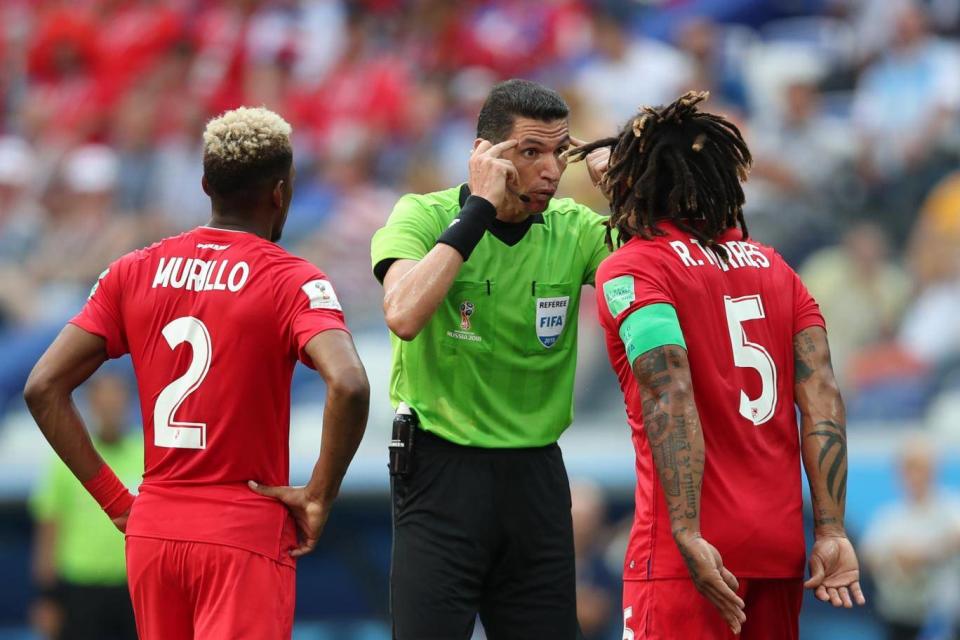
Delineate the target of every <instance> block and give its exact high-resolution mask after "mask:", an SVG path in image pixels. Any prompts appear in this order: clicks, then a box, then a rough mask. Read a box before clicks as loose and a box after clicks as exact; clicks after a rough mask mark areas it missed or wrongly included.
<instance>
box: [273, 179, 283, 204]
mask: <svg viewBox="0 0 960 640" xmlns="http://www.w3.org/2000/svg"><path fill="white" fill-rule="evenodd" d="M284 184H285V181H284V180H282V179H281V180H277V184H275V185H273V193H271V194H270V195H271V197H272V199H273V206H275V207H276V208H277V209H283V187H284Z"/></svg>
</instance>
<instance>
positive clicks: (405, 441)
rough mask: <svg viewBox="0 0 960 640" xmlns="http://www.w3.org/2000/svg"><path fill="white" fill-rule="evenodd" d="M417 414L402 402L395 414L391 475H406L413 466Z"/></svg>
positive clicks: (391, 447)
mask: <svg viewBox="0 0 960 640" xmlns="http://www.w3.org/2000/svg"><path fill="white" fill-rule="evenodd" d="M418 422H419V420H418V419H417V414H416V413H415V412H414V411H413V409H411V408H410V407H408V406H407V405H406V403H404V402H401V403H400V405H399V406H398V407H397V413H396V414H395V415H394V416H393V434H392V435H391V437H390V445H389V449H390V475H391V476H405V475H407V474H409V473H410V472H411V471H412V468H413V440H414V438H415V437H416V432H417V423H418Z"/></svg>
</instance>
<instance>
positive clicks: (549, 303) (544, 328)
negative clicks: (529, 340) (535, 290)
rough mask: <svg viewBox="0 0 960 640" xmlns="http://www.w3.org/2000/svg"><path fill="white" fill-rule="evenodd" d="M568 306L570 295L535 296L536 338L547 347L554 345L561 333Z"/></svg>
mask: <svg viewBox="0 0 960 640" xmlns="http://www.w3.org/2000/svg"><path fill="white" fill-rule="evenodd" d="M568 306H570V296H559V297H556V298H537V338H539V339H540V344H542V345H543V346H544V347H546V348H547V349H549V348H550V347H552V346H553V345H555V344H556V343H557V340H559V339H560V334H561V333H563V325H564V324H565V323H566V321H567V307H568Z"/></svg>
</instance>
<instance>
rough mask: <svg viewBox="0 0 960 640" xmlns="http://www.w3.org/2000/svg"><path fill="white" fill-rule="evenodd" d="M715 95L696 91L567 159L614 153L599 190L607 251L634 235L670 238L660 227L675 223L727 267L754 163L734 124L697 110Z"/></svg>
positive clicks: (743, 225) (648, 112)
mask: <svg viewBox="0 0 960 640" xmlns="http://www.w3.org/2000/svg"><path fill="white" fill-rule="evenodd" d="M709 96H710V94H709V93H708V92H706V91H701V92H694V91H690V92H688V93H686V94H684V95H683V96H681V97H680V99H678V100H677V101H675V102H673V103H672V104H670V105H668V106H666V107H656V108H652V107H643V108H642V109H641V110H640V112H639V113H638V114H637V115H636V116H635V117H634V118H633V119H631V120H630V121H629V122H627V124H626V125H624V127H623V130H622V131H621V132H620V134H619V135H617V136H614V137H611V138H603V139H601V140H596V141H595V142H591V143H589V144H585V145H582V146H579V147H576V148H575V149H573V150H571V151H570V152H569V153H568V157H569V159H570V160H571V161H573V162H577V161H579V160H583V159H584V158H586V157H587V155H588V154H589V153H590V152H591V151H594V150H595V149H602V148H604V147H608V148H610V150H611V151H610V161H609V164H608V169H607V172H606V174H605V175H604V177H603V180H602V181H601V184H600V186H601V188H602V189H603V191H604V193H606V194H607V196H608V197H609V199H610V210H611V214H610V218H609V220H607V246H608V247H609V248H610V249H611V250H613V249H614V248H615V247H614V243H613V239H612V237H611V235H612V234H611V230H612V229H616V230H617V231H618V238H617V246H620V245H622V244H623V243H624V242H626V241H627V240H629V239H630V238H632V237H634V236H640V237H641V238H644V239H646V240H650V239H652V238H653V236H662V235H665V232H664V231H663V230H661V229H660V228H659V227H657V222H658V221H661V220H669V221H670V222H672V223H673V224H675V225H676V226H677V227H678V228H680V229H682V230H683V231H685V232H687V233H689V234H690V235H692V236H693V237H695V238H696V239H697V240H698V241H699V242H700V243H701V244H702V245H704V246H707V247H710V248H711V249H713V250H714V251H715V252H716V253H717V254H719V255H720V256H721V257H722V258H723V259H724V260H726V259H727V251H726V249H725V248H724V247H723V246H722V245H721V244H719V243H718V242H717V239H718V238H719V237H720V235H721V234H722V233H723V232H724V231H725V230H727V229H729V228H730V227H733V226H736V225H739V226H740V229H741V230H742V231H743V236H744V237H745V238H746V237H747V224H746V221H745V220H744V218H743V188H742V187H741V185H740V183H741V182H742V181H744V180H746V179H747V174H748V173H749V171H750V165H751V163H752V162H753V159H752V157H751V156H750V150H749V149H748V148H747V145H746V143H745V142H744V141H743V136H741V135H740V130H739V129H737V127H736V125H734V124H733V123H732V122H730V121H729V120H727V119H726V118H724V117H722V116H718V115H715V114H712V113H704V112H701V111H699V110H698V109H697V105H698V104H700V103H701V102H703V101H704V100H706V99H707V98H708V97H709Z"/></svg>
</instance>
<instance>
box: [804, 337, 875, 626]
mask: <svg viewBox="0 0 960 640" xmlns="http://www.w3.org/2000/svg"><path fill="white" fill-rule="evenodd" d="M793 351H794V369H795V382H794V395H795V397H796V401H797V406H798V407H799V408H800V421H801V423H800V428H801V455H802V456H803V466H804V468H805V469H806V471H807V480H808V482H809V483H810V497H811V500H812V501H813V518H814V531H815V536H816V541H815V542H814V546H813V551H812V552H811V554H810V579H809V580H808V581H807V582H806V584H805V586H806V587H807V588H810V589H815V590H816V595H817V597H818V598H819V599H820V600H823V601H824V602H827V601H829V602H830V603H831V604H833V605H834V606H835V607H839V606H844V607H848V608H849V607H852V606H853V602H856V603H857V604H863V603H864V598H863V593H862V591H861V590H860V582H859V579H860V570H859V565H858V563H857V555H856V553H855V552H854V550H853V545H851V544H850V541H849V540H848V539H847V534H846V531H845V530H844V527H843V516H844V507H845V504H846V495H847V429H846V413H845V411H844V407H843V399H842V398H841V397H840V390H839V389H838V388H837V382H836V379H835V378H834V375H833V367H832V366H831V364H830V347H829V345H828V344H827V332H826V331H825V330H824V329H823V328H822V327H809V328H807V329H804V330H803V331H801V332H800V333H798V334H797V335H796V336H794V338H793ZM851 595H852V596H853V598H852V599H851Z"/></svg>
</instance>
